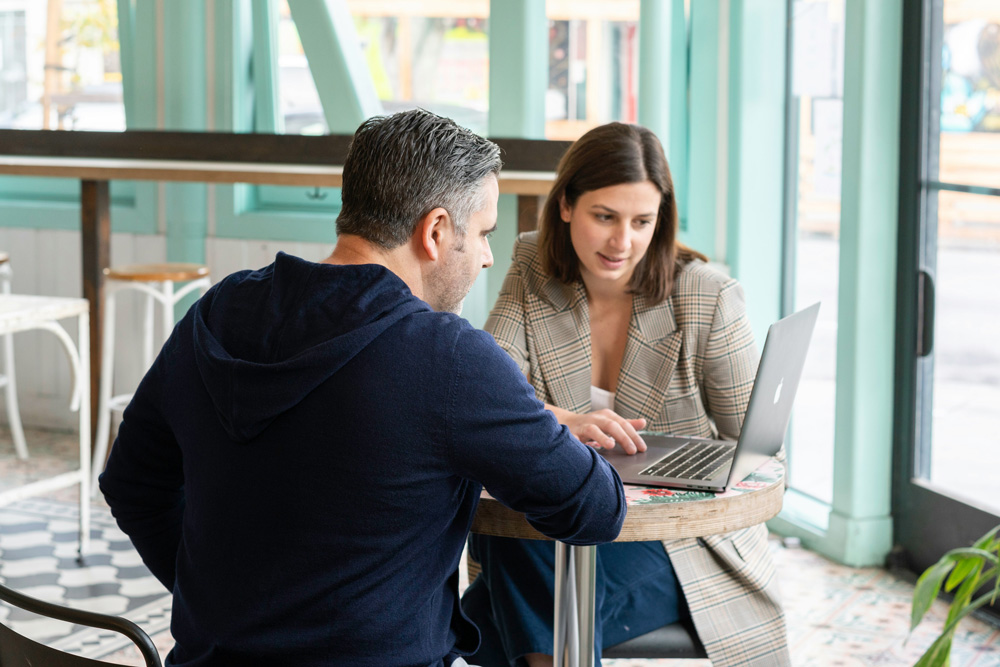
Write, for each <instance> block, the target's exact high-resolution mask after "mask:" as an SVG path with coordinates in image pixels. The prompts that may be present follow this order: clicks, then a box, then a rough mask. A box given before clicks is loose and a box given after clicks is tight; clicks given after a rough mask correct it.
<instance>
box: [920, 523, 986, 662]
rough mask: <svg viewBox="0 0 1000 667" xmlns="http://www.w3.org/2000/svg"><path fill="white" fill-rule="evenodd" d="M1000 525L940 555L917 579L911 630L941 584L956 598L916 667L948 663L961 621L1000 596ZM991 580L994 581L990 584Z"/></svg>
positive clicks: (933, 598) (938, 590)
mask: <svg viewBox="0 0 1000 667" xmlns="http://www.w3.org/2000/svg"><path fill="white" fill-rule="evenodd" d="M998 532H1000V526H997V527H996V528H994V529H993V530H991V531H990V532H988V533H986V534H985V535H983V536H982V537H981V538H979V540H977V541H976V543H975V544H973V545H972V546H971V547H960V548H958V549H952V550H951V551H949V552H948V553H946V554H945V555H943V556H941V560H939V561H938V562H937V563H935V564H934V565H931V566H930V567H929V568H927V569H926V570H925V571H924V573H923V574H921V575H920V578H919V579H917V585H916V588H915V589H914V591H913V611H912V614H911V617H910V621H911V622H910V632H911V633H912V632H913V630H914V628H916V627H917V625H919V623H920V621H921V619H923V617H924V614H926V613H927V610H928V609H930V608H931V604H933V603H934V600H935V599H936V598H937V596H938V593H939V592H940V591H941V587H942V586H944V590H945V592H948V593H951V592H952V591H956V592H955V593H954V599H953V600H952V602H951V607H950V609H949V610H948V618H947V619H945V622H944V629H943V630H942V631H941V634H940V635H938V637H937V639H935V640H934V643H933V644H931V646H930V648H928V649H927V651H926V652H925V653H924V654H923V655H922V656H921V657H920V660H918V661H917V664H916V665H915V666H914V667H938V666H940V665H948V662H949V657H950V655H951V642H952V639H953V638H954V637H955V630H956V629H958V624H959V622H960V621H961V620H962V619H963V618H965V617H966V616H968V615H969V614H971V613H972V612H973V611H975V610H976V609H979V608H980V607H982V606H983V605H985V604H987V603H990V604H992V603H994V602H996V600H997V597H998V596H1000V537H998V536H997V533H998ZM991 582H992V583H991ZM984 586H991V588H992V590H989V591H987V592H986V593H984V594H982V595H980V596H979V597H977V598H975V599H973V597H972V596H973V595H974V594H975V593H976V591H978V590H979V589H980V588H982V587H984ZM956 589H957V590H956Z"/></svg>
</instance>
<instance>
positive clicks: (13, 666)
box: [0, 585, 161, 667]
mask: <svg viewBox="0 0 1000 667" xmlns="http://www.w3.org/2000/svg"><path fill="white" fill-rule="evenodd" d="M0 600H3V601H4V602H7V603H8V604H11V605H14V606H15V607H20V608H21V609H24V610H26V611H30V612H31V613H33V614H38V615H39V616H47V617H49V618H54V619H56V620H59V621H65V622H67V623H76V624H77V625H85V626H88V627H93V628H101V629H104V630H112V631H114V632H119V633H121V634H123V635H125V636H126V637H128V638H129V639H130V640H132V642H134V643H135V645H136V646H137V647H138V649H139V653H141V654H142V658H143V660H145V661H146V667H161V663H160V655H159V653H158V652H157V651H156V646H154V645H153V641H152V640H151V639H150V638H149V635H147V634H146V633H145V632H143V631H142V628H140V627H139V626H138V625H136V624H135V623H133V622H132V621H130V620H128V619H125V618H119V617H118V616H108V615H106V614H98V613H96V612H92V611H84V610H82V609H71V608H70V607H63V606H62V605H58V604H53V603H51V602H44V601H42V600H36V599H35V598H32V597H28V596H27V595H25V594H23V593H18V592H17V591H15V590H13V589H11V588H7V587H6V586H3V585H0ZM110 664H111V663H108V662H103V661H101V660H94V659H92V658H84V657H82V656H79V655H75V654H73V653H66V652H64V651H60V650H58V649H54V648H51V647H49V646H45V645H44V644H39V643H38V642H36V641H34V640H32V639H28V638H27V637H24V636H23V635H20V634H18V633H16V632H14V631H13V630H11V629H10V628H9V627H7V626H6V625H3V624H2V623H0V665H3V667H29V665H46V666H47V667H91V666H96V665H110Z"/></svg>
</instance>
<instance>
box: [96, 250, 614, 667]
mask: <svg viewBox="0 0 1000 667" xmlns="http://www.w3.org/2000/svg"><path fill="white" fill-rule="evenodd" d="M482 486H485V487H486V489H487V490H488V491H490V493H491V494H493V496H494V497H496V498H497V499H498V500H500V501H501V502H503V503H505V504H506V505H508V506H510V507H512V508H514V509H517V510H519V511H521V512H524V513H525V514H526V515H527V517H528V520H529V521H530V522H531V524H532V525H534V526H535V527H536V528H537V529H538V530H540V531H541V532H543V533H545V534H546V535H549V536H550V537H553V538H555V539H559V540H563V541H565V542H568V543H571V544H593V543H599V542H606V541H610V540H612V539H614V538H615V537H616V536H617V535H618V532H619V530H620V529H621V524H622V521H623V520H624V517H625V500H624V495H623V492H622V488H621V481H620V480H619V479H618V476H617V475H616V474H615V472H614V470H612V469H611V468H610V466H608V465H607V463H606V462H605V461H604V460H603V459H602V458H601V457H600V456H597V455H596V453H595V452H594V451H593V450H591V449H590V448H589V447H586V446H584V445H582V444H581V443H580V442H579V441H577V440H576V439H575V438H573V437H572V436H571V435H570V434H569V432H568V431H567V430H566V428H565V427H562V426H560V425H559V424H558V423H557V422H556V420H555V418H554V417H553V415H552V414H551V413H550V412H548V411H546V410H545V409H544V408H543V406H542V405H541V403H539V402H538V401H537V399H536V398H535V395H534V390H533V389H532V388H531V386H530V385H529V384H528V383H527V382H526V380H525V378H524V377H523V376H522V375H521V373H520V371H519V370H518V368H517V366H516V365H515V364H514V363H513V362H512V361H511V360H510V359H509V358H508V356H507V355H506V354H505V353H504V352H503V351H502V350H500V348H499V347H497V345H496V344H495V342H494V341H493V339H492V338H491V337H490V336H489V334H486V333H484V332H482V331H478V330H476V329H474V328H472V327H471V326H470V325H469V324H468V322H466V321H465V320H463V319H461V318H459V317H457V316H455V315H452V314H447V313H436V312H434V311H432V310H431V309H430V307H428V306H427V304H426V303H424V302H423V301H421V300H419V299H417V298H416V297H414V296H413V295H412V294H411V293H410V291H409V289H408V288H407V287H406V285H405V284H404V283H403V282H402V281H401V280H400V279H399V278H398V277H397V276H395V275H394V274H393V273H392V272H390V271H389V270H387V269H385V268H384V267H381V266H376V265H361V266H330V265H325V264H315V263H312V262H306V261H304V260H301V259H297V258H295V257H292V256H289V255H285V254H282V253H279V254H278V256H277V258H276V261H275V262H274V264H272V265H270V266H268V267H266V268H263V269H260V270H258V271H252V272H251V271H242V272H239V273H235V274H233V275H231V276H229V277H227V278H225V279H224V280H223V281H222V282H220V283H219V284H218V285H216V286H215V287H213V288H212V289H211V290H210V291H209V292H208V293H207V294H206V295H205V296H204V297H203V298H202V299H201V300H200V301H198V302H197V303H196V304H195V305H194V306H193V307H192V308H191V310H190V311H189V312H188V313H187V315H186V316H185V317H184V319H183V320H182V321H181V322H179V323H178V325H177V326H176V328H175V329H174V332H173V335H172V336H171V337H170V339H169V340H168V341H167V343H166V344H165V345H164V347H163V350H162V351H161V352H160V354H159V356H158V357H157V359H156V361H155V363H154V364H153V366H152V368H151V369H150V370H149V372H148V373H147V374H146V377H145V378H144V379H143V381H142V383H141V384H140V386H139V388H138V389H137V391H136V393H135V396H134V398H133V400H132V402H131V404H130V405H129V406H128V408H127V409H126V410H125V415H124V420H123V422H122V425H121V428H120V430H119V434H118V438H117V440H116V441H115V444H114V447H113V448H112V451H111V457H110V459H109V461H108V465H107V468H106V470H105V472H104V474H103V475H101V490H102V491H103V492H104V495H105V497H106V498H107V500H108V504H109V505H110V506H111V509H112V511H113V513H114V515H115V517H116V518H117V520H118V524H119V525H120V526H121V528H122V530H124V531H125V532H126V533H127V534H128V535H129V537H130V538H131V539H132V541H133V543H134V544H135V546H136V549H137V550H138V551H139V554H140V555H141V556H142V558H143V561H144V562H145V563H146V565H147V566H148V567H149V569H150V570H151V571H152V572H153V574H154V575H155V576H156V577H157V578H158V579H159V580H160V581H161V582H162V583H163V584H164V585H165V586H166V587H167V588H168V589H170V590H171V591H173V597H174V602H173V619H172V625H171V630H172V632H173V636H174V639H175V641H176V645H175V647H174V649H173V651H172V652H171V654H170V656H169V657H168V664H173V665H191V666H194V665H199V666H201V665H310V666H311V665H352V666H365V665H371V666H373V667H374V666H378V667H387V666H391V665H447V664H449V663H450V662H451V660H452V659H453V658H454V656H455V655H458V654H467V653H470V652H472V651H473V650H474V649H475V647H476V644H477V642H478V634H477V632H476V630H475V628H474V626H472V625H471V624H470V623H469V622H468V621H467V620H466V619H465V617H464V616H463V615H462V614H461V611H460V607H459V604H458V591H457V584H458V563H459V557H460V554H461V550H462V545H463V543H464V540H465V538H466V534H467V533H468V530H469V526H470V523H471V521H472V517H473V515H474V514H475V510H476V505H477V503H478V500H479V493H480V490H481V488H482Z"/></svg>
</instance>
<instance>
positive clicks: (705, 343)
mask: <svg viewBox="0 0 1000 667" xmlns="http://www.w3.org/2000/svg"><path fill="white" fill-rule="evenodd" d="M484 328H485V329H486V331H488V332H490V333H491V334H492V335H493V337H494V338H495V339H496V341H497V343H499V345H500V347H502V348H503V349H504V350H506V351H507V353H508V354H509V355H510V356H511V357H512V358H513V359H514V361H515V362H517V364H518V365H519V366H520V367H521V371H522V372H523V373H524V374H525V375H526V376H527V378H528V381H529V382H530V383H531V384H532V385H533V386H534V387H535V394H536V395H537V397H538V398H539V400H541V401H543V402H545V403H549V404H551V405H555V406H557V407H560V408H564V409H567V410H571V411H573V412H589V411H590V409H591V407H590V380H591V366H590V315H589V311H588V306H587V295H586V292H585V290H584V287H583V284H582V283H581V282H579V281H578V282H577V283H575V284H572V285H566V284H564V283H561V282H559V281H558V280H556V279H554V278H551V277H549V276H547V275H546V274H545V273H544V272H543V271H542V266H541V260H540V258H539V256H538V246H537V233H536V232H528V233H526V234H521V235H520V236H519V237H518V239H517V241H516V242H515V244H514V259H513V262H512V264H511V267H510V269H509V270H508V272H507V276H506V278H505V279H504V284H503V288H502V289H501V291H500V296H499V298H498V299H497V302H496V304H495V305H494V306H493V310H492V312H491V313H490V316H489V319H488V320H487V321H486V326H485V327H484ZM757 358H758V357H757V350H756V346H755V344H754V338H753V332H752V330H751V328H750V321H749V319H748V317H747V314H746V306H745V303H744V297H743V289H742V288H741V287H740V286H739V283H737V282H736V281H735V280H733V279H731V278H728V277H727V276H724V275H722V274H721V273H718V272H716V271H714V270H712V269H710V268H708V267H707V266H705V265H704V264H703V263H701V262H693V263H690V264H688V265H686V266H684V267H683V268H682V269H681V271H680V272H679V274H678V276H677V280H676V282H675V284H674V289H673V293H672V294H671V296H670V298H668V299H667V301H666V302H664V303H661V304H657V305H652V304H649V303H648V302H647V301H646V299H645V298H644V297H642V296H639V295H637V296H636V297H635V298H634V299H633V305H632V320H631V322H630V323H629V328H628V340H627V341H626V344H625V355H624V357H623V359H622V367H621V371H620V373H619V375H618V385H617V390H616V395H615V411H616V412H617V413H619V414H620V415H622V416H623V417H628V418H638V417H644V418H646V420H647V428H648V429H649V430H652V431H663V432H667V433H683V434H685V435H693V436H701V437H721V438H725V439H732V440H735V439H736V438H737V437H738V436H739V432H740V428H741V426H742V424H743V414H744V412H745V411H746V406H747V403H748V402H749V400H750V390H751V388H752V386H753V380H754V376H755V374H756V372H757ZM663 544H664V547H665V548H666V550H667V552H668V553H669V554H670V560H671V562H672V563H673V566H674V570H675V571H676V573H677V578H678V580H679V581H680V583H681V586H682V588H683V589H684V596H685V597H686V598H687V602H688V606H689V607H690V609H691V616H692V619H693V620H694V624H695V627H696V628H697V630H698V636H699V637H700V639H701V641H702V643H703V644H704V645H705V650H706V651H707V653H708V656H709V658H710V659H711V660H712V664H713V665H715V667H726V666H728V665H748V666H751V665H752V666H754V667H757V666H761V667H763V666H764V665H789V664H791V661H790V658H789V654H788V640H787V632H786V628H785V617H784V611H783V610H782V607H781V601H780V598H779V591H778V580H777V577H776V575H775V570H774V562H773V560H772V558H771V553H770V551H769V548H768V544H767V529H766V527H765V526H764V525H763V524H761V525H758V526H753V527H751V528H746V529H743V530H739V531H735V532H733V533H728V534H725V535H712V536H709V537H704V538H699V539H697V540H696V539H683V540H674V541H669V542H664V543H663Z"/></svg>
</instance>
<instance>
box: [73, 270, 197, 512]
mask: <svg viewBox="0 0 1000 667" xmlns="http://www.w3.org/2000/svg"><path fill="white" fill-rule="evenodd" d="M104 275H105V276H106V277H107V278H108V282H107V284H106V285H105V297H104V298H105V302H104V340H103V341H102V346H101V349H102V352H101V388H100V393H99V394H98V408H97V433H96V436H95V437H96V440H97V442H96V447H95V450H94V466H93V468H94V471H93V486H92V487H91V490H92V493H95V494H96V492H97V478H98V476H99V475H100V474H101V471H103V470H104V463H105V459H106V458H107V452H108V439H109V437H110V435H111V413H112V412H122V411H123V410H124V409H125V407H126V406H127V405H128V404H129V402H130V401H131V400H132V392H128V393H120V394H114V395H113V392H112V385H113V383H114V380H113V378H114V368H115V366H114V363H115V362H114V356H115V355H114V351H115V301H116V297H117V295H118V293H119V292H121V291H123V290H127V289H132V290H138V291H140V292H143V293H144V294H146V296H147V297H148V298H147V299H146V310H145V318H144V320H143V332H142V352H143V356H142V362H143V368H145V369H148V368H149V367H150V366H152V364H153V358H154V350H155V347H154V340H153V339H154V334H153V329H154V313H155V311H156V307H157V305H159V307H160V311H161V324H162V338H163V341H164V342H165V341H166V340H167V338H168V337H169V336H170V332H171V331H172V330H173V328H174V306H176V305H177V303H178V302H179V301H180V300H181V299H183V298H184V297H185V296H187V295H188V294H190V293H192V292H193V291H195V290H200V291H201V293H202V294H204V293H205V291H206V290H207V289H208V288H209V287H210V286H211V280H210V279H209V272H208V267H206V266H203V265H201V264H181V263H165V264H133V265H129V266H121V267H110V268H107V269H104ZM179 282H186V283H187V284H186V285H184V286H183V287H182V288H180V289H178V290H175V289H174V283H179Z"/></svg>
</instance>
